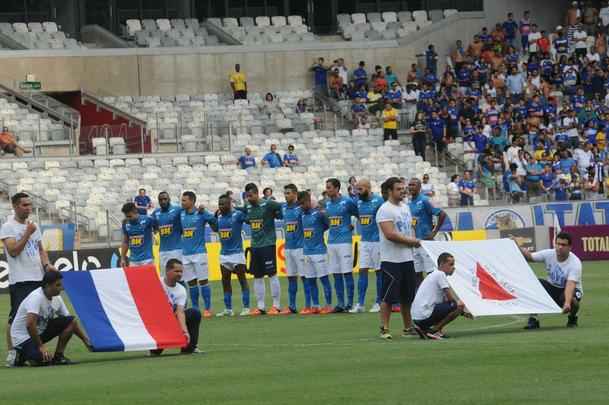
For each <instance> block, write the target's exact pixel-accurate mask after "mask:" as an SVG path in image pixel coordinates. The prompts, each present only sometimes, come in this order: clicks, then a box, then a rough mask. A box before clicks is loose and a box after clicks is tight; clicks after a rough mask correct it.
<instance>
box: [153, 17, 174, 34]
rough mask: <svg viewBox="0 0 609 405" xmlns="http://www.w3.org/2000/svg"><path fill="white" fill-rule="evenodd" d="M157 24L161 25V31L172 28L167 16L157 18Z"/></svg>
mask: <svg viewBox="0 0 609 405" xmlns="http://www.w3.org/2000/svg"><path fill="white" fill-rule="evenodd" d="M156 24H157V26H158V27H159V30H160V31H169V30H171V23H170V22H169V20H168V19H167V18H159V19H158V20H156Z"/></svg>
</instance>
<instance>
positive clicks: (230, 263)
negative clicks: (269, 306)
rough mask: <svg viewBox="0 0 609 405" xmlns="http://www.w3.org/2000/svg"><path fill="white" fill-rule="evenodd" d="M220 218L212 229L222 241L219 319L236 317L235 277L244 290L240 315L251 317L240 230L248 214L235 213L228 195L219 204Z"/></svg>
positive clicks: (218, 217) (218, 216)
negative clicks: (220, 309)
mask: <svg viewBox="0 0 609 405" xmlns="http://www.w3.org/2000/svg"><path fill="white" fill-rule="evenodd" d="M218 209H219V212H218V215H217V220H216V223H214V224H212V225H211V227H212V229H213V230H214V231H216V232H218V236H219V237H220V245H221V248H220V271H221V273H222V289H223V290H224V306H225V309H224V311H222V312H220V313H218V314H217V315H216V316H220V317H222V316H233V314H234V312H233V288H232V285H231V276H232V274H233V273H234V274H236V275H237V279H238V280H239V285H240V286H241V301H242V303H243V308H242V310H241V313H240V314H239V315H241V316H247V315H249V314H250V289H249V286H248V285H247V279H246V278H245V271H246V268H245V263H246V262H245V254H244V253H243V238H242V237H241V230H242V228H243V224H244V223H245V214H244V213H243V212H241V211H237V210H234V209H233V204H232V200H231V199H230V197H229V196H228V195H227V194H224V195H222V196H220V199H219V200H218Z"/></svg>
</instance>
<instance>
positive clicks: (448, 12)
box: [444, 8, 459, 18]
mask: <svg viewBox="0 0 609 405" xmlns="http://www.w3.org/2000/svg"><path fill="white" fill-rule="evenodd" d="M458 12H459V10H457V9H455V8H449V9H446V10H444V18H446V17H450V16H451V15H453V14H457V13H458Z"/></svg>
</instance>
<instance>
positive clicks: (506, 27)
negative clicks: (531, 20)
mask: <svg viewBox="0 0 609 405" xmlns="http://www.w3.org/2000/svg"><path fill="white" fill-rule="evenodd" d="M517 31H518V23H517V22H516V21H514V13H508V15H507V20H506V21H505V22H504V23H503V32H505V41H506V42H507V45H508V46H514V40H515V39H516V32H517Z"/></svg>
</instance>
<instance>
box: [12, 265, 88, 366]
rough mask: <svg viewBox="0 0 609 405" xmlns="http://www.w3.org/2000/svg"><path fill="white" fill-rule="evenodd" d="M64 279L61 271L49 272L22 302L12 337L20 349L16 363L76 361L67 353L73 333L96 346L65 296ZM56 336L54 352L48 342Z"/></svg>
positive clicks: (64, 363) (63, 362)
mask: <svg viewBox="0 0 609 405" xmlns="http://www.w3.org/2000/svg"><path fill="white" fill-rule="evenodd" d="M62 279H63V276H62V274H61V273H60V272H58V271H49V272H47V273H45V275H44V277H43V278H42V284H41V285H42V286H41V287H38V288H37V289H36V290H34V291H32V292H31V293H30V294H29V295H28V296H27V297H26V298H25V299H24V300H23V302H22V303H21V305H19V308H18V309H17V313H16V314H15V318H14V320H13V323H12V325H11V339H12V341H13V344H14V346H15V349H16V351H17V359H16V360H15V366H23V365H24V364H25V362H28V363H29V364H30V365H32V366H49V365H51V366H58V365H70V364H74V362H72V361H71V360H69V359H68V358H67V357H65V356H64V352H65V350H66V347H67V345H68V342H69V341H70V338H71V337H72V335H76V336H78V337H79V338H80V340H82V342H83V343H84V344H85V346H86V347H87V349H89V350H91V349H92V347H91V344H90V342H89V339H88V338H87V336H85V334H84V333H83V331H82V329H80V326H79V325H78V322H77V321H76V319H74V317H73V316H71V315H70V312H69V311H68V308H67V307H66V305H65V304H64V302H63V300H62V299H61V296H60V294H61V292H62V291H63V284H62ZM56 337H57V338H58V339H57V348H56V349H55V353H54V354H51V352H50V351H49V350H48V349H47V348H46V347H45V345H44V344H45V343H47V342H48V341H50V340H52V339H54V338H56Z"/></svg>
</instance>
